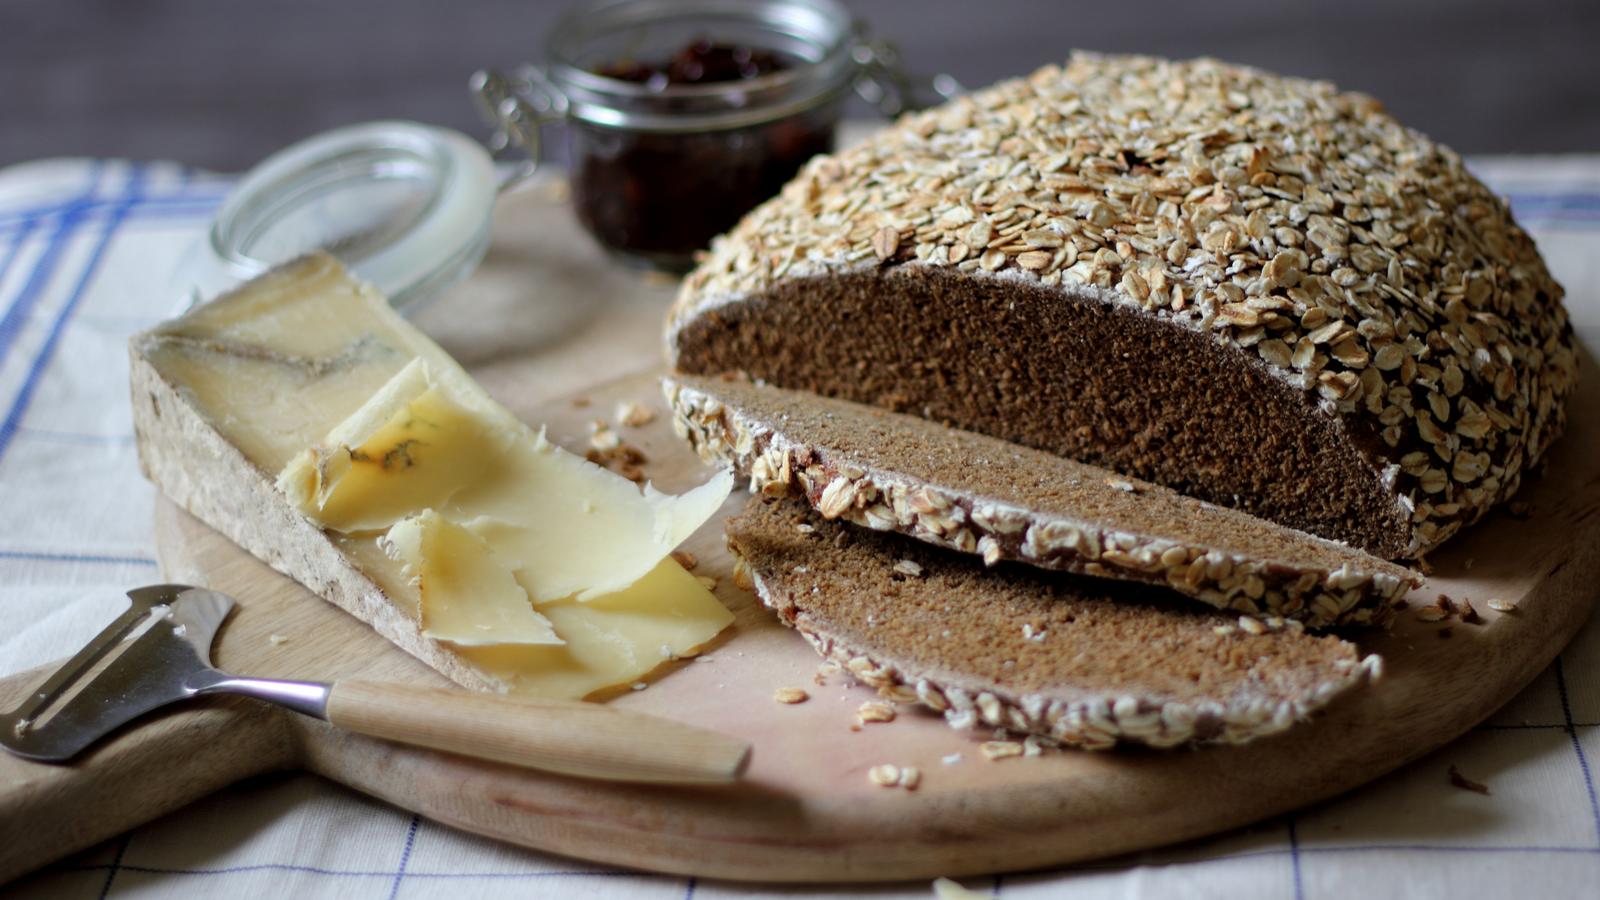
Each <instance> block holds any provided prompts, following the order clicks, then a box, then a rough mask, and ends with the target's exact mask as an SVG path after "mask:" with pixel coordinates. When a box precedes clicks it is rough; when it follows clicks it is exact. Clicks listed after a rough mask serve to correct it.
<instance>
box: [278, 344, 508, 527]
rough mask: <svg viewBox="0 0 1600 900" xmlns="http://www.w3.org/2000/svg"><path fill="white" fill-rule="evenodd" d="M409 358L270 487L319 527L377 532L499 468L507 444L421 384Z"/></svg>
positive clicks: (420, 371) (417, 364) (418, 365)
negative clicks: (394, 373) (320, 443)
mask: <svg viewBox="0 0 1600 900" xmlns="http://www.w3.org/2000/svg"><path fill="white" fill-rule="evenodd" d="M426 372H427V367H426V366H425V365H424V364H423V362H422V360H420V359H417V360H413V361H412V362H411V363H410V364H409V365H407V366H406V367H405V368H404V369H402V370H401V371H400V372H399V374H397V375H395V377H394V378H393V379H392V380H391V381H390V382H389V383H388V384H386V385H384V387H383V389H382V390H381V391H379V392H378V393H377V394H376V395H374V396H373V398H372V400H370V401H368V402H367V404H366V405H364V406H363V407H362V408H361V409H359V410H357V411H356V413H355V414H354V415H353V416H351V417H350V418H349V419H347V420H345V421H344V422H342V423H340V424H339V426H338V427H336V428H334V429H333V431H332V432H331V433H329V435H328V439H327V442H326V444H325V445H324V446H319V447H312V448H309V449H307V450H305V451H304V452H302V453H300V454H299V455H298V456H296V457H295V458H294V459H293V460H291V461H290V462H289V465H287V466H285V467H284V470H283V472H282V473H280V474H279V476H278V487H279V488H280V489H281V490H282V491H283V492H284V493H285V494H287V495H288V496H289V498H290V501H291V502H293V503H294V504H295V505H296V506H298V507H299V508H300V510H301V511H302V512H304V513H305V514H306V515H308V516H310V517H311V518H313V519H316V520H317V521H318V522H319V523H321V524H322V526H323V527H325V528H331V529H333V530H334V531H342V532H345V533H346V534H359V533H362V532H373V531H384V530H387V529H389V528H390V527H392V526H394V525H395V523H396V522H399V521H400V520H401V519H404V518H406V517H407V516H411V515H416V514H418V513H420V512H421V511H422V510H426V509H432V508H434V507H437V506H440V505H442V504H444V503H445V502H446V501H448V500H449V499H450V498H451V497H453V496H455V494H456V492H457V491H460V490H461V489H462V488H463V487H465V486H467V485H468V484H471V483H472V482H473V481H475V480H479V479H485V478H488V479H494V478H495V477H496V475H497V474H498V473H497V472H496V471H495V470H496V469H499V468H501V467H503V465H504V464H503V462H502V460H503V458H504V457H505V451H506V449H507V447H506V445H507V443H508V442H507V441H506V440H505V439H504V438H503V437H502V436H501V435H500V434H497V432H496V430H495V429H494V428H493V427H491V426H489V425H488V424H487V423H485V422H484V421H483V419H482V417H481V416H477V415H474V414H473V412H472V411H470V410H468V409H466V408H465V407H462V406H461V405H459V404H457V403H455V402H454V401H453V400H451V399H450V398H449V397H448V396H446V394H445V391H444V390H443V389H442V388H438V387H433V386H430V385H429V384H428V381H427V374H426Z"/></svg>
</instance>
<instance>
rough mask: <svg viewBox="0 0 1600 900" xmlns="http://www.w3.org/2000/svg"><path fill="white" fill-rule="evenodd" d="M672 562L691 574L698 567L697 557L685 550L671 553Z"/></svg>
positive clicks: (698, 560)
mask: <svg viewBox="0 0 1600 900" xmlns="http://www.w3.org/2000/svg"><path fill="white" fill-rule="evenodd" d="M672 560H673V562H676V563H677V564H678V565H680V566H683V568H684V569H685V570H686V571H689V572H693V571H694V570H695V567H696V566H698V565H700V559H699V557H697V556H695V555H694V554H693V553H690V552H689V551H687V550H674V551H672Z"/></svg>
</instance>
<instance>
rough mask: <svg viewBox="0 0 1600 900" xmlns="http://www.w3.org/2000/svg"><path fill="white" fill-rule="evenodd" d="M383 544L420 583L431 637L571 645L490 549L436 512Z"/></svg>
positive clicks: (398, 529) (470, 643) (405, 523)
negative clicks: (539, 611)
mask: <svg viewBox="0 0 1600 900" xmlns="http://www.w3.org/2000/svg"><path fill="white" fill-rule="evenodd" d="M382 545H383V549H384V552H385V553H387V554H388V555H389V557H390V558H391V559H394V560H397V561H399V562H400V563H402V564H404V566H405V568H404V570H403V572H404V573H405V575H406V577H407V578H409V579H411V580H412V581H414V582H415V583H416V585H417V592H418V593H419V595H420V596H421V601H420V603H419V604H418V606H419V610H418V611H419V613H420V615H419V618H420V619H421V625H422V633H423V634H424V635H426V636H427V637H431V638H433V639H435V640H440V641H449V642H451V643H452V644H456V645H458V646H462V647H482V646H489V645H495V644H564V643H566V642H565V641H563V640H562V639H561V637H560V636H559V635H557V634H556V632H555V626H554V625H552V624H551V623H550V620H549V619H547V618H545V617H544V616H542V615H540V614H539V613H537V612H535V611H534V609H533V604H532V603H530V602H529V601H528V592H527V591H525V590H523V589H522V586H521V585H519V584H517V580H516V579H515V578H513V577H512V575H511V570H510V569H508V568H506V567H505V565H504V564H502V563H501V562H500V561H499V560H497V559H495V558H494V554H493V552H491V551H490V549H489V545H487V544H485V543H484V542H483V540H482V539H481V538H479V537H478V536H477V535H475V534H473V533H472V532H470V531H468V530H467V529H465V528H462V527H461V526H460V525H456V524H455V523H453V522H450V521H447V520H446V519H444V518H443V517H441V516H440V515H439V514H438V513H436V512H434V511H433V510H427V511H426V512H423V513H422V514H421V515H416V516H412V517H411V518H409V519H403V520H401V521H400V522H399V523H398V524H396V525H395V526H394V527H393V528H391V529H389V533H388V534H387V535H385V537H384V539H383V542H382Z"/></svg>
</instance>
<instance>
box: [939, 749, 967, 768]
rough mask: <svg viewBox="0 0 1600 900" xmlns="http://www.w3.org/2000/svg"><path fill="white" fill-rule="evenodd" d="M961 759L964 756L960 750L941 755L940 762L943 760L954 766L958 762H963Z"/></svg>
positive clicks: (946, 763)
mask: <svg viewBox="0 0 1600 900" xmlns="http://www.w3.org/2000/svg"><path fill="white" fill-rule="evenodd" d="M961 759H962V756H961V754H960V753H959V752H958V753H949V754H946V755H944V756H941V757H939V762H942V763H944V764H945V765H947V766H953V765H955V764H956V763H958V762H961Z"/></svg>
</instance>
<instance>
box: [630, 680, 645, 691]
mask: <svg viewBox="0 0 1600 900" xmlns="http://www.w3.org/2000/svg"><path fill="white" fill-rule="evenodd" d="M649 686H650V685H648V684H645V683H644V682H642V681H635V682H634V683H633V684H630V685H628V687H629V689H631V690H635V691H642V690H644V689H645V688H647V687H649Z"/></svg>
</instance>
